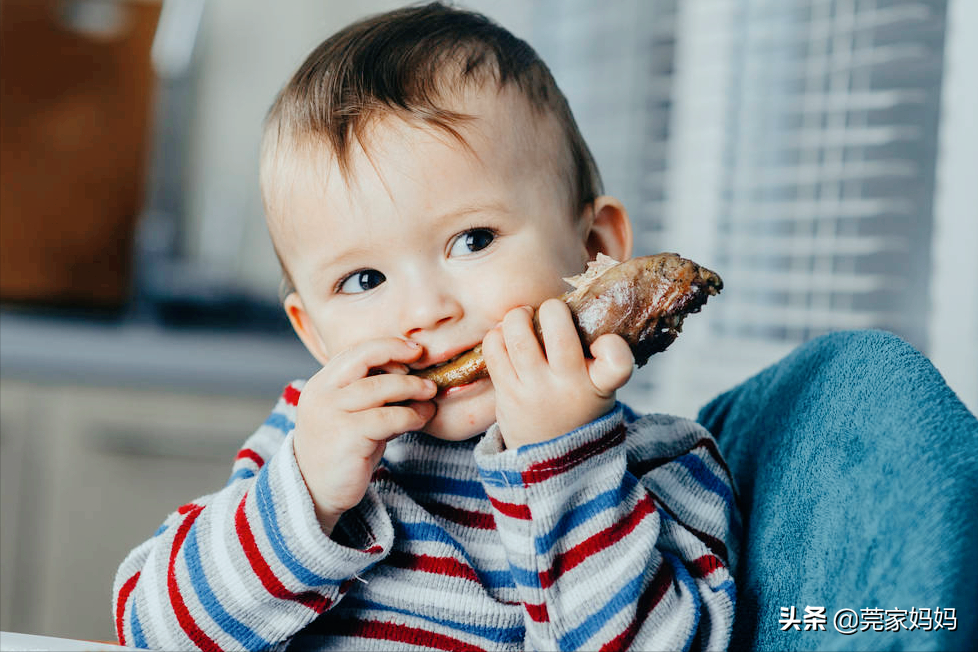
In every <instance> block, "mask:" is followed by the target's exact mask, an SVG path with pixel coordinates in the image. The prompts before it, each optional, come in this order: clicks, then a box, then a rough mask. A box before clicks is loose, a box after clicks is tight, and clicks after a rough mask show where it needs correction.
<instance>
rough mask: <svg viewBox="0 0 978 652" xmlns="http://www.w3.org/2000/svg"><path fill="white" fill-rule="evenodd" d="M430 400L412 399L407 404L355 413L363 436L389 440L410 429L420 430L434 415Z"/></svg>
mask: <svg viewBox="0 0 978 652" xmlns="http://www.w3.org/2000/svg"><path fill="white" fill-rule="evenodd" d="M436 409H437V408H436V407H435V404H434V403H432V402H431V401H416V402H415V401H412V402H411V403H409V404H408V405H385V406H384V407H378V408H371V409H369V410H364V411H362V412H358V413H357V417H358V421H359V422H360V424H361V425H362V428H363V430H362V431H361V432H362V434H363V436H364V437H366V438H367V439H372V440H373V441H390V440H391V439H394V438H395V437H397V436H398V435H402V434H404V433H405V432H410V431H412V430H421V428H423V427H424V425H425V424H426V423H428V422H429V421H431V418H432V417H433V416H435V410H436Z"/></svg>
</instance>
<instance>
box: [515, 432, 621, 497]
mask: <svg viewBox="0 0 978 652" xmlns="http://www.w3.org/2000/svg"><path fill="white" fill-rule="evenodd" d="M623 441H625V424H623V423H620V424H618V425H617V426H616V427H615V428H614V429H613V430H611V431H610V432H608V433H606V434H605V435H603V436H601V437H599V438H598V439H596V440H594V441H590V442H588V443H586V444H584V445H582V446H578V447H577V448H575V449H574V450H572V451H570V452H568V453H565V454H563V455H561V456H560V457H555V458H552V459H549V460H544V461H542V462H537V463H536V464H534V465H532V466H531V467H530V468H528V469H527V470H526V471H523V474H522V475H523V484H524V485H531V484H534V483H536V482H542V481H544V480H546V479H547V478H551V477H553V476H555V475H557V474H558V473H563V472H564V471H568V470H570V469H572V468H574V467H575V466H577V465H579V464H581V463H583V462H585V461H587V460H589V459H591V458H592V457H594V456H595V455H599V454H601V453H603V452H604V451H606V450H608V449H609V448H613V447H615V446H617V445H618V444H620V443H622V442H623Z"/></svg>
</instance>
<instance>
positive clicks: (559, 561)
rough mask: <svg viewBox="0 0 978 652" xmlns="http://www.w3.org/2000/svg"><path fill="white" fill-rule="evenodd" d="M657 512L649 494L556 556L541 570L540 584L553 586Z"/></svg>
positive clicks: (543, 586)
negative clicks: (567, 573) (613, 521)
mask: <svg viewBox="0 0 978 652" xmlns="http://www.w3.org/2000/svg"><path fill="white" fill-rule="evenodd" d="M654 512H655V504H654V503H653V502H652V499H651V498H650V497H649V495H648V494H646V495H644V496H643V497H642V499H641V500H640V501H639V502H638V504H637V505H635V508H634V509H632V511H631V512H630V513H629V514H628V516H626V517H625V518H623V519H621V520H620V521H617V522H616V523H613V524H612V525H610V526H608V527H606V528H605V529H603V530H601V531H600V532H598V533H597V534H594V535H592V536H590V537H588V538H587V539H585V540H584V541H582V542H580V543H579V544H577V545H576V546H574V547H573V548H571V549H570V550H568V551H566V552H563V553H561V554H559V555H557V556H556V557H554V561H553V564H552V565H551V566H550V568H549V569H547V570H545V571H540V586H541V587H542V588H544V589H546V588H548V587H550V586H552V585H553V584H554V582H556V581H557V578H559V577H560V576H561V575H562V574H564V573H566V572H567V571H569V570H570V569H572V568H574V567H575V566H577V565H578V564H580V563H581V562H583V561H584V560H585V559H588V558H589V557H591V556H592V555H596V554H597V553H599V552H601V551H602V550H604V549H605V548H608V547H609V546H612V545H614V544H615V543H617V542H618V541H621V540H622V539H623V538H625V536H626V535H628V534H629V533H630V532H632V531H633V530H634V529H635V528H636V527H638V524H639V523H641V522H642V520H643V519H644V518H645V517H646V516H648V515H649V514H653V513H654Z"/></svg>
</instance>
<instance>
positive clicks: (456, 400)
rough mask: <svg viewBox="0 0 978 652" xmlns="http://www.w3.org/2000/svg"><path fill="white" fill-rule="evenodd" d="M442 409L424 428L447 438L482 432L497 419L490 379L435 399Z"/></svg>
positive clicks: (435, 434) (463, 438)
mask: <svg viewBox="0 0 978 652" xmlns="http://www.w3.org/2000/svg"><path fill="white" fill-rule="evenodd" d="M435 404H436V405H437V406H438V411H437V412H436V413H435V416H434V418H432V420H431V421H429V422H428V424H427V425H426V426H425V427H424V431H425V432H426V433H428V434H429V435H431V436H432V437H436V438H438V439H444V440H445V441H463V440H466V439H469V438H471V437H474V436H476V435H480V434H482V433H484V432H485V431H486V430H488V429H489V426H491V425H492V424H493V423H494V422H495V421H496V395H495V392H494V391H493V388H492V383H491V382H490V381H489V379H488V378H484V379H482V380H479V381H476V383H473V384H472V385H471V386H468V387H463V388H460V389H459V390H456V392H449V393H448V395H446V396H439V397H438V398H436V399H435Z"/></svg>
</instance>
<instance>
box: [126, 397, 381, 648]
mask: <svg viewBox="0 0 978 652" xmlns="http://www.w3.org/2000/svg"><path fill="white" fill-rule="evenodd" d="M307 388H308V383H307V384H306V387H304V388H303V387H301V386H300V385H296V384H293V385H290V386H289V387H288V388H286V391H285V393H284V394H283V396H282V398H281V399H280V400H279V402H278V404H277V405H276V407H275V410H274V411H273V413H272V415H271V416H270V417H269V419H268V420H267V421H266V422H265V423H264V424H263V425H262V426H261V427H260V428H259V429H258V430H257V431H256V432H255V434H254V435H252V436H251V437H250V438H249V439H248V440H247V441H246V442H245V445H244V447H243V448H242V449H241V450H240V451H239V453H238V455H237V458H236V460H235V464H234V468H233V472H232V475H231V478H230V480H229V482H228V484H227V486H226V487H225V488H224V489H223V490H221V491H219V492H217V493H215V494H211V495H209V496H205V497H203V498H200V499H199V500H196V501H194V502H192V503H189V504H187V505H184V506H183V507H181V508H180V509H179V510H177V511H176V512H174V513H173V514H171V515H170V516H169V517H168V518H167V520H166V522H165V523H164V524H163V526H162V527H161V528H160V529H159V530H158V531H157V533H156V534H155V535H154V536H153V538H151V539H150V540H148V541H146V542H144V543H143V544H142V545H140V546H139V547H137V548H136V549H135V550H133V551H132V552H131V553H130V554H129V556H128V557H127V558H126V559H125V561H124V562H123V563H122V565H121V566H120V568H119V570H118V572H117V575H116V579H115V584H114V591H113V596H114V600H113V616H114V618H115V624H116V630H117V635H118V637H119V640H120V641H121V642H123V643H126V644H129V645H134V646H137V647H153V648H162V649H187V648H193V647H197V648H200V649H267V648H273V647H276V646H277V645H278V644H280V643H282V642H284V641H287V640H288V639H289V638H291V637H292V636H293V635H294V634H295V633H297V632H298V631H299V630H301V629H302V628H303V627H305V626H306V625H307V624H308V623H309V622H311V621H312V620H313V619H314V618H316V616H318V615H319V614H320V613H322V612H324V611H326V610H328V609H330V608H332V607H333V606H334V605H335V604H336V603H337V602H338V601H339V600H340V599H341V598H342V596H343V595H344V594H345V592H346V591H347V589H348V588H349V587H350V586H351V583H352V582H353V581H354V578H355V577H356V576H357V575H358V574H360V573H361V572H363V571H364V570H366V569H367V568H369V567H370V566H371V565H373V564H375V563H377V562H378V561H379V560H380V559H382V558H383V557H384V556H385V555H386V553H387V552H388V551H389V550H390V547H391V545H392V543H393V536H394V535H393V527H392V525H391V523H390V519H389V518H388V516H387V512H386V510H385V509H384V508H383V506H382V505H381V504H380V501H379V499H378V498H377V497H376V495H375V494H374V493H373V492H372V490H369V489H367V481H368V480H369V475H368V478H367V481H364V482H363V483H362V485H363V490H362V491H361V494H360V496H359V497H357V498H356V501H355V503H354V504H356V509H351V510H349V511H347V515H346V517H345V518H344V519H343V520H341V521H339V525H338V526H337V528H336V530H335V531H334V530H333V527H332V525H333V524H334V523H335V522H336V521H335V520H334V521H333V523H330V527H329V529H328V530H324V525H323V523H322V510H318V509H317V508H316V505H315V504H314V501H313V499H312V497H311V495H310V490H308V489H307V487H306V483H305V481H304V479H303V474H302V471H300V467H299V463H298V461H297V456H296V454H295V453H294V444H295V443H296V441H295V440H296V436H297V435H298V434H299V433H298V432H295V431H294V430H295V423H296V421H297V418H298V410H297V405H298V404H299V401H300V398H301V397H302V396H305V395H306V391H307ZM300 389H302V392H301V393H300ZM310 403H312V404H315V402H314V401H313V402H310ZM312 423H313V420H312V419H310V426H309V427H310V428H312V427H313V426H312V425H311V424H312ZM312 439H313V440H314V443H315V438H312ZM381 447H382V446H381ZM313 448H315V446H313ZM339 466H341V465H333V466H328V467H325V468H321V469H319V473H318V475H320V476H328V475H329V469H332V470H334V471H335V470H337V468H338V467H339ZM350 466H351V465H346V467H345V468H346V469H349V467H350ZM371 470H372V469H371ZM351 500H352V498H351ZM337 518H338V517H337ZM330 533H331V534H332V536H329V534H330Z"/></svg>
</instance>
